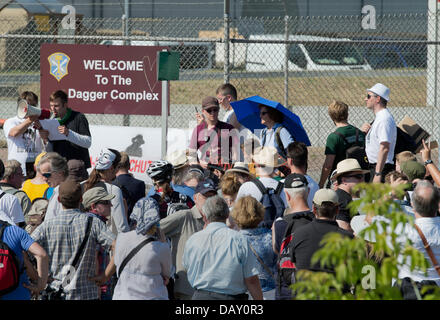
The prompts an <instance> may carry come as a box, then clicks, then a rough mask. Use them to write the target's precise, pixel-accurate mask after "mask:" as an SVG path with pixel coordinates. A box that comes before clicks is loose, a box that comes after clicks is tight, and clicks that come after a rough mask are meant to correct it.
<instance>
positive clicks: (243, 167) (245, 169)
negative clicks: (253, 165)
mask: <svg viewBox="0 0 440 320" xmlns="http://www.w3.org/2000/svg"><path fill="white" fill-rule="evenodd" d="M226 172H239V173H244V174H247V175H250V172H249V166H248V165H247V163H244V162H236V163H235V164H234V166H233V167H232V168H231V169H229V170H227V171H226Z"/></svg>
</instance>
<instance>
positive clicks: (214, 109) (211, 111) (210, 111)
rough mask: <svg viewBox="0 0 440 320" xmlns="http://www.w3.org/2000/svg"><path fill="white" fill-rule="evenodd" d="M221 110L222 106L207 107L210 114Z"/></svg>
mask: <svg viewBox="0 0 440 320" xmlns="http://www.w3.org/2000/svg"><path fill="white" fill-rule="evenodd" d="M219 110H220V108H210V109H205V111H206V112H208V113H209V114H211V113H216V112H218V111H219Z"/></svg>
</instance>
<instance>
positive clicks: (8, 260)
mask: <svg viewBox="0 0 440 320" xmlns="http://www.w3.org/2000/svg"><path fill="white" fill-rule="evenodd" d="M8 226H10V224H9V223H7V222H5V221H0V296H2V295H5V294H7V293H10V292H12V291H14V290H15V289H16V288H17V287H18V284H19V282H20V273H21V272H20V268H19V265H20V263H19V261H18V258H17V256H16V254H15V252H14V251H13V250H12V249H11V248H9V246H8V245H7V244H6V242H4V241H3V240H2V239H3V233H4V231H5V229H6V227H8Z"/></svg>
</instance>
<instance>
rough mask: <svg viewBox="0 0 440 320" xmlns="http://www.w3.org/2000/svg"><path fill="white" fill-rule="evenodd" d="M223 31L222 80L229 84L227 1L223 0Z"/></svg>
mask: <svg viewBox="0 0 440 320" xmlns="http://www.w3.org/2000/svg"><path fill="white" fill-rule="evenodd" d="M223 29H224V30H223V32H224V37H223V38H224V41H225V45H224V50H225V51H224V60H225V63H224V67H223V79H224V83H229V40H230V39H229V0H224V17H223Z"/></svg>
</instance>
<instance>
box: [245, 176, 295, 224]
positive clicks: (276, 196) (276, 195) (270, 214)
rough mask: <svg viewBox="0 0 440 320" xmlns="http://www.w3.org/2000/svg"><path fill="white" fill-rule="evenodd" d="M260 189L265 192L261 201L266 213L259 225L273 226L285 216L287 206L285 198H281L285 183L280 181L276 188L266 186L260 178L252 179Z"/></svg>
mask: <svg viewBox="0 0 440 320" xmlns="http://www.w3.org/2000/svg"><path fill="white" fill-rule="evenodd" d="M251 181H252V182H253V183H254V184H255V185H256V186H257V187H258V189H259V190H260V192H261V193H262V194H263V198H262V199H261V201H260V202H261V203H262V204H263V206H264V209H265V213H264V219H263V221H262V222H260V224H259V225H258V226H259V227H263V228H268V229H270V228H272V224H273V222H274V221H275V220H276V219H277V218H280V217H282V216H283V214H284V210H285V209H286V206H285V205H284V201H283V199H281V196H280V194H281V190H282V189H283V187H284V184H283V183H281V182H278V185H277V187H276V189H275V190H274V189H272V188H266V187H265V186H264V184H263V183H262V182H261V181H260V180H258V179H254V180H251Z"/></svg>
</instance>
